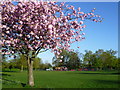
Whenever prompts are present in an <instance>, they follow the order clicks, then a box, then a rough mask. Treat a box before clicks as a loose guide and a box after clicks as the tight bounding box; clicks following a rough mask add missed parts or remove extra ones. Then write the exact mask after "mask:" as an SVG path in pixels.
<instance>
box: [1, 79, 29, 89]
mask: <svg viewBox="0 0 120 90" xmlns="http://www.w3.org/2000/svg"><path fill="white" fill-rule="evenodd" d="M2 84H4V85H7V84H9V85H11V84H15V85H16V84H19V85H21V86H22V87H25V86H26V85H27V84H26V83H22V82H20V81H14V80H9V79H6V78H2Z"/></svg>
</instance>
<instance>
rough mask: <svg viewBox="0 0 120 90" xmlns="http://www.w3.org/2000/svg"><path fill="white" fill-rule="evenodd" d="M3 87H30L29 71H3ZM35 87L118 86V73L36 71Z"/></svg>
mask: <svg viewBox="0 0 120 90" xmlns="http://www.w3.org/2000/svg"><path fill="white" fill-rule="evenodd" d="M2 74H3V75H2V76H3V80H2V87H3V88H29V86H28V85H26V86H25V87H23V86H22V85H21V83H24V84H26V83H27V71H23V72H18V71H14V72H3V73H2ZM34 77H35V86H34V87H33V88H118V85H119V84H118V83H119V82H118V73H117V72H115V71H111V72H100V71H34Z"/></svg>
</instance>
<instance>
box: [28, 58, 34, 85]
mask: <svg viewBox="0 0 120 90" xmlns="http://www.w3.org/2000/svg"><path fill="white" fill-rule="evenodd" d="M28 84H29V85H30V86H31V87H33V86H34V78H33V61H32V59H30V58H29V56H28Z"/></svg>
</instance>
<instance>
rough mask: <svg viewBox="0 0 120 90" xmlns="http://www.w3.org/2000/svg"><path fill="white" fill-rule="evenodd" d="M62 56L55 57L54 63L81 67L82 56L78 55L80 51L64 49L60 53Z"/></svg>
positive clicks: (69, 67) (73, 67) (74, 67)
mask: <svg viewBox="0 0 120 90" xmlns="http://www.w3.org/2000/svg"><path fill="white" fill-rule="evenodd" d="M59 57H61V58H57V57H56V56H55V57H53V64H54V65H55V66H58V67H59V66H67V67H68V69H76V68H79V67H80V58H79V56H78V52H73V51H70V52H68V51H66V50H64V49H62V53H60V56H59Z"/></svg>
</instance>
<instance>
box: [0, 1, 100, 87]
mask: <svg viewBox="0 0 120 90" xmlns="http://www.w3.org/2000/svg"><path fill="white" fill-rule="evenodd" d="M0 8H2V12H1V16H2V31H1V36H2V37H1V40H0V45H1V46H2V49H1V50H0V52H1V53H2V55H9V56H12V55H14V54H15V53H20V54H24V55H25V56H26V59H27V63H28V84H29V85H30V86H34V77H33V58H34V57H36V56H37V55H38V53H40V52H43V51H46V50H49V49H50V50H51V52H53V53H54V54H55V55H56V56H59V55H60V53H61V52H62V51H61V50H60V49H65V50H67V51H71V50H70V49H69V48H70V44H72V43H74V42H77V41H81V40H82V39H84V37H83V35H85V33H83V29H84V28H85V27H86V25H84V20H85V19H88V20H91V21H94V22H101V21H102V19H101V18H100V16H99V15H94V11H95V8H94V9H93V10H92V11H91V12H89V13H84V12H82V11H81V8H80V7H79V8H78V9H75V8H74V6H71V5H66V4H65V3H57V2H43V1H39V2H34V1H30V2H18V4H17V5H14V4H13V3H12V2H10V1H6V2H4V3H2V4H1V5H0ZM78 48H79V47H78Z"/></svg>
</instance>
